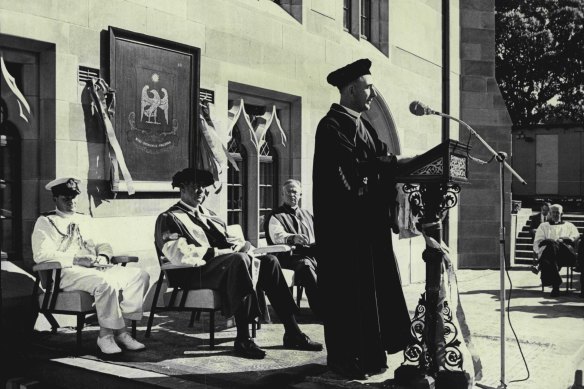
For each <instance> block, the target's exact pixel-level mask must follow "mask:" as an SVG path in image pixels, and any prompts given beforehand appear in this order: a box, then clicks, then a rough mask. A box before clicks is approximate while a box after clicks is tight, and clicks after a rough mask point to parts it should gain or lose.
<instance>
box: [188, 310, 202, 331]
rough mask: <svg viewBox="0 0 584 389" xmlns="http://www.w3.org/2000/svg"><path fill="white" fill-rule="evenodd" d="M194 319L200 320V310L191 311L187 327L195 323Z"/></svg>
mask: <svg viewBox="0 0 584 389" xmlns="http://www.w3.org/2000/svg"><path fill="white" fill-rule="evenodd" d="M195 320H196V321H199V320H201V310H200V309H197V310H194V311H192V312H191V320H190V321H189V327H192V326H194V325H195Z"/></svg>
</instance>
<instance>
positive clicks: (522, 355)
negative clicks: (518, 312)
mask: <svg viewBox="0 0 584 389" xmlns="http://www.w3.org/2000/svg"><path fill="white" fill-rule="evenodd" d="M501 181H503V182H502V183H501V191H504V189H505V187H504V186H505V182H504V180H501ZM503 193H504V192H503ZM501 206H502V207H504V206H505V205H504V204H501ZM506 242H507V241H506V240H505V241H504V245H505V246H504V247H503V249H504V250H503V259H504V261H503V267H504V269H505V274H506V275H507V279H508V280H509V296H508V297H507V309H505V311H506V312H507V322H508V323H509V327H510V328H511V331H512V332H513V337H514V338H515V343H517V347H518V348H519V354H521V359H522V360H523V365H524V366H525V370H526V371H527V377H525V378H522V379H518V380H510V381H509V383H512V382H522V381H527V380H528V379H529V377H531V374H530V372H529V366H528V365H527V360H526V359H525V354H523V349H522V348H521V343H519V338H518V337H517V333H516V332H515V328H514V327H513V323H512V322H511V309H510V308H511V294H512V292H513V281H511V275H510V274H509V269H508V268H507V245H506Z"/></svg>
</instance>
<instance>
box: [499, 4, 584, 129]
mask: <svg viewBox="0 0 584 389" xmlns="http://www.w3.org/2000/svg"><path fill="white" fill-rule="evenodd" d="M495 5H496V11H497V12H496V32H497V37H496V43H497V48H496V53H497V58H496V61H497V62H496V71H497V80H498V82H499V85H500V86H501V92H502V93H503V97H504V98H505V102H506V104H507V108H508V110H509V114H510V115H511V119H512V120H513V123H514V125H516V126H525V125H531V124H538V123H549V122H552V121H557V120H562V121H564V120H569V121H574V122H580V123H583V122H584V0H496V2H495Z"/></svg>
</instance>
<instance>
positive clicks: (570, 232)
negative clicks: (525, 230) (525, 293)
mask: <svg viewBox="0 0 584 389" xmlns="http://www.w3.org/2000/svg"><path fill="white" fill-rule="evenodd" d="M562 213H563V207H562V206H561V205H559V204H554V205H552V206H551V207H550V220H549V221H548V222H544V223H541V224H540V225H539V227H538V228H537V231H536V233H535V238H534V239H533V250H534V251H535V252H536V253H537V255H538V258H539V270H540V271H541V284H542V285H543V286H551V287H552V292H551V296H552V297H556V296H559V295H560V284H561V283H562V277H561V276H560V269H561V268H562V267H563V266H574V265H575V263H576V255H577V254H576V250H577V248H578V243H579V238H580V233H579V232H578V229H577V228H576V226H574V225H573V224H572V223H570V222H565V221H563V220H562Z"/></svg>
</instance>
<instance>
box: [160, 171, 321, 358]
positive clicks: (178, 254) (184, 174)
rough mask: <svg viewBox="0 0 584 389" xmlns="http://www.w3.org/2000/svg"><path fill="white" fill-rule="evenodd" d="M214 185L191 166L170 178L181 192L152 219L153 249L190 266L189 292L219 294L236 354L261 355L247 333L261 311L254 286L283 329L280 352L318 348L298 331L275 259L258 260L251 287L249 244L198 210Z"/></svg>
mask: <svg viewBox="0 0 584 389" xmlns="http://www.w3.org/2000/svg"><path fill="white" fill-rule="evenodd" d="M213 183H214V180H213V176H212V174H211V173H209V172H208V171H205V170H199V169H193V168H187V169H184V170H181V171H179V172H177V173H176V174H175V175H174V176H173V177H172V186H173V187H178V188H180V201H179V202H178V203H177V204H175V205H173V206H172V207H170V209H168V210H167V211H166V212H163V213H162V214H160V215H159V216H158V219H157V220H156V231H155V239H156V246H157V248H158V250H159V251H160V252H161V253H163V254H164V256H165V257H166V258H167V259H168V260H169V261H170V262H171V263H173V264H190V265H192V266H193V269H186V270H192V274H191V277H190V280H191V282H192V285H191V287H192V288H195V289H196V288H200V289H214V290H218V291H219V292H220V293H221V296H222V313H223V315H224V316H226V317H230V316H232V315H233V316H234V317H235V324H236V328H237V337H236V339H235V344H234V348H235V353H236V355H239V356H241V357H244V358H251V359H262V358H264V357H265V355H266V352H265V351H264V350H262V349H261V348H260V347H258V345H256V344H255V342H254V341H253V339H251V337H250V333H249V323H251V322H253V321H254V320H255V318H256V317H259V316H260V314H261V313H262V312H261V308H260V304H259V302H258V296H257V293H256V287H257V289H261V290H263V291H265V292H266V294H267V296H268V298H269V300H270V302H271V304H272V306H273V308H274V310H275V311H276V314H277V315H278V317H279V318H280V320H281V321H282V324H283V325H284V329H285V333H284V347H285V348H290V349H297V350H308V351H320V350H322V344H320V343H317V342H313V341H312V340H310V338H309V337H308V336H307V335H306V334H304V333H303V332H302V331H301V330H300V328H299V327H298V323H297V322H296V318H295V316H294V313H295V311H296V310H297V307H296V304H295V302H294V299H293V298H292V294H291V293H290V290H289V289H288V285H287V284H286V280H285V279H284V275H283V274H282V269H281V268H280V264H279V262H278V260H277V259H276V258H275V257H274V256H273V255H263V256H261V257H259V259H260V261H261V264H260V269H259V275H258V276H257V284H256V283H254V277H253V275H252V264H253V257H252V255H251V250H252V247H251V245H250V243H249V242H246V241H245V240H243V239H241V237H232V236H229V234H228V233H227V225H226V223H225V222H224V221H223V220H222V219H220V218H219V217H217V216H216V215H215V214H214V213H213V212H211V211H209V210H208V209H206V208H205V207H203V206H202V203H203V202H204V201H205V199H206V197H207V195H208V193H209V192H208V190H207V189H206V188H207V187H208V186H210V185H212V184H213Z"/></svg>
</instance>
